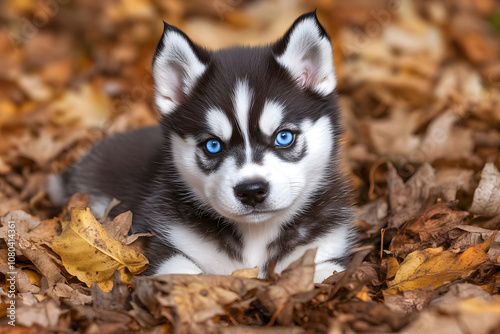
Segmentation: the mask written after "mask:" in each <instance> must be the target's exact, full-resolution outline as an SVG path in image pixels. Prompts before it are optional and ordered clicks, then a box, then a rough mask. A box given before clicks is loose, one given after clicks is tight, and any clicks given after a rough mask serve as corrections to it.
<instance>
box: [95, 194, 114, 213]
mask: <svg viewBox="0 0 500 334" xmlns="http://www.w3.org/2000/svg"><path fill="white" fill-rule="evenodd" d="M109 203H111V198H109V197H105V196H94V195H90V211H92V213H93V214H94V215H95V216H96V217H97V218H102V217H104V213H105V212H106V209H107V208H108V206H109Z"/></svg>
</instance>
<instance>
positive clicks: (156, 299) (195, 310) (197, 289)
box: [132, 275, 268, 332]
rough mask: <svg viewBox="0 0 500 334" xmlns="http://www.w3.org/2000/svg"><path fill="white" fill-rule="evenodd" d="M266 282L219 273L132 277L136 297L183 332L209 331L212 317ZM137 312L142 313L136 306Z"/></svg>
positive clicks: (159, 317) (151, 311)
mask: <svg viewBox="0 0 500 334" xmlns="http://www.w3.org/2000/svg"><path fill="white" fill-rule="evenodd" d="M267 284H268V283H265V282H263V281H260V280H255V279H248V278H242V277H235V276H216V275H162V276H156V277H145V276H138V277H134V279H133V280H132V285H133V286H134V293H133V295H134V298H137V299H138V300H139V301H140V302H141V303H142V304H143V305H144V306H145V307H146V308H147V309H148V310H149V312H150V314H151V315H153V317H154V318H155V319H156V321H159V320H162V319H163V318H167V319H168V320H169V321H170V322H171V323H172V324H173V325H174V327H175V328H177V329H178V330H179V331H180V332H183V331H184V332H186V331H187V330H188V329H189V330H190V331H191V332H196V331H198V332H206V331H208V330H207V329H206V328H207V327H206V326H211V325H213V322H212V318H214V317H215V316H217V315H224V314H225V313H226V311H225V310H226V309H227V308H229V307H230V306H231V303H233V302H235V301H237V300H238V299H241V298H242V297H244V296H247V295H248V294H250V293H252V292H253V293H255V290H256V289H260V288H262V287H263V286H265V285H267ZM254 299H255V298H253V299H250V300H254ZM235 307H238V305H236V306H235ZM240 307H241V306H240ZM247 307H248V306H247ZM240 311H243V312H244V311H245V309H243V310H241V309H240ZM134 313H135V314H139V315H140V314H141V312H139V311H137V310H136V311H135V312H134ZM151 321H152V320H151V319H150V320H148V322H151ZM204 328H205V329H204Z"/></svg>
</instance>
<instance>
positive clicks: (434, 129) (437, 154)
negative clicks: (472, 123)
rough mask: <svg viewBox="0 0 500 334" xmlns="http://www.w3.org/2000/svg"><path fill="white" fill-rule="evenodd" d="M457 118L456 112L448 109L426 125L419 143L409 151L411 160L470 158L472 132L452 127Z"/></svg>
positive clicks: (431, 160) (472, 142)
mask: <svg viewBox="0 0 500 334" xmlns="http://www.w3.org/2000/svg"><path fill="white" fill-rule="evenodd" d="M458 119H459V117H458V115H457V113H455V112H454V111H452V110H448V111H446V112H445V113H443V114H442V115H441V116H439V117H437V118H436V119H434V120H433V121H432V122H431V123H430V124H429V126H428V128H427V132H426V133H425V135H424V137H423V139H422V141H421V143H420V144H419V145H418V147H417V148H416V149H415V150H413V151H407V152H409V155H408V157H409V159H410V161H411V162H433V161H434V160H436V159H438V158H443V157H446V158H447V159H451V160H454V159H460V158H470V157H471V156H472V152H473V149H474V141H473V138H472V132H471V131H470V130H469V129H458V128H454V127H453V125H454V123H455V122H456V121H457V120H458Z"/></svg>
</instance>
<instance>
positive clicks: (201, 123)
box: [49, 12, 356, 282]
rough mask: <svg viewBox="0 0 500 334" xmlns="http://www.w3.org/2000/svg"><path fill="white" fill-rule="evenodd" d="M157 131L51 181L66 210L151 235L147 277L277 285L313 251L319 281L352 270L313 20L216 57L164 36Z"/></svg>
mask: <svg viewBox="0 0 500 334" xmlns="http://www.w3.org/2000/svg"><path fill="white" fill-rule="evenodd" d="M153 76H154V81H155V92H156V95H155V101H156V105H157V107H158V109H159V111H160V113H161V115H162V118H161V121H160V126H157V127H148V128H142V129H138V130H135V131H132V132H129V133H125V134H116V135H113V136H111V137H109V138H108V139H106V140H104V141H103V142H101V143H99V144H97V145H96V146H94V147H93V148H92V149H91V150H90V151H89V152H88V153H87V154H86V155H85V156H84V157H83V158H82V160H81V161H80V162H78V163H77V164H76V165H74V166H73V167H71V168H70V169H68V170H67V171H66V172H64V173H63V174H62V175H60V176H57V177H53V178H52V179H51V182H50V185H49V193H51V195H52V198H53V200H54V201H55V202H59V203H63V201H64V200H65V199H67V198H68V197H69V196H70V195H71V194H72V193H74V192H85V193H88V194H89V195H90V198H91V206H92V207H91V209H92V210H93V211H94V213H96V214H97V215H102V214H103V213H104V210H105V208H106V207H107V205H108V203H109V202H110V201H111V199H112V198H113V197H115V198H117V199H119V200H120V201H121V204H120V206H119V207H118V208H117V209H116V210H115V212H114V213H115V214H117V213H119V212H120V211H125V210H132V212H133V213H134V221H133V227H132V229H133V232H149V231H151V232H154V234H155V235H154V236H153V237H151V238H150V240H149V245H148V249H147V257H148V259H149V261H150V267H149V269H148V271H147V273H149V274H157V275H159V274H170V273H184V274H199V273H204V274H221V275H226V274H231V273H232V272H233V271H235V270H238V269H242V268H251V267H255V266H258V267H259V268H260V271H261V274H260V275H261V277H265V276H266V275H267V271H268V266H269V264H270V263H271V261H272V263H274V264H275V268H274V270H275V271H276V272H277V273H279V272H281V271H282V270H283V269H285V268H286V267H287V266H288V265H289V264H290V263H291V262H292V261H294V260H296V259H298V258H299V257H300V256H301V255H302V254H303V253H304V252H305V251H306V250H307V249H311V248H318V251H317V254H316V258H315V261H316V264H317V266H316V273H315V278H314V280H315V282H321V281H322V280H324V279H325V278H326V277H328V276H329V275H331V274H332V273H333V271H335V270H336V271H341V270H343V269H345V266H346V264H347V262H348V261H349V253H350V250H351V249H352V248H353V247H354V245H355V239H356V233H355V231H354V229H353V227H352V225H351V224H350V223H351V222H352V220H353V211H352V208H351V204H350V195H349V193H350V185H349V183H348V181H347V180H346V177H345V176H344V175H343V174H342V172H341V170H340V167H339V162H338V155H339V149H340V146H341V145H340V143H339V140H340V135H341V133H342V129H341V124H340V120H339V117H340V113H339V111H338V107H337V103H336V94H335V86H336V83H337V81H336V77H335V72H334V66H333V62H332V45H331V43H330V38H329V37H328V35H327V33H326V32H325V30H324V28H323V27H322V26H321V24H320V23H319V21H318V19H317V17H316V14H315V12H312V13H308V14H304V15H302V16H300V17H299V18H298V19H297V20H296V21H295V22H294V23H293V25H292V26H291V27H290V29H289V30H288V31H287V32H286V33H285V35H284V36H283V37H282V38H281V39H280V40H278V41H277V42H276V43H274V44H271V45H268V46H263V47H233V48H228V49H222V50H218V51H208V50H206V49H204V48H202V47H200V46H198V45H196V44H194V43H193V42H192V41H191V40H190V39H189V38H188V37H187V36H186V35H185V34H184V33H183V32H182V31H181V30H179V29H177V28H175V27H173V26H170V25H168V24H165V30H164V33H163V36H162V38H161V40H160V42H159V44H158V48H157V50H156V53H155V55H154V61H153Z"/></svg>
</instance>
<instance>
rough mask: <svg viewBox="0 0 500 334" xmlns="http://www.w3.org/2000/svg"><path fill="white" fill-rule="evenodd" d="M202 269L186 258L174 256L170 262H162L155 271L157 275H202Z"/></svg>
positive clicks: (178, 255)
mask: <svg viewBox="0 0 500 334" xmlns="http://www.w3.org/2000/svg"><path fill="white" fill-rule="evenodd" d="M202 273H203V272H202V271H201V269H200V268H199V267H198V266H197V265H196V264H194V262H193V261H191V260H189V259H188V258H186V257H185V256H182V255H180V254H177V255H174V256H172V257H171V258H169V259H168V260H166V261H164V262H162V263H161V264H160V265H159V266H158V268H157V269H156V271H155V275H167V274H189V275H197V274H202Z"/></svg>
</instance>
